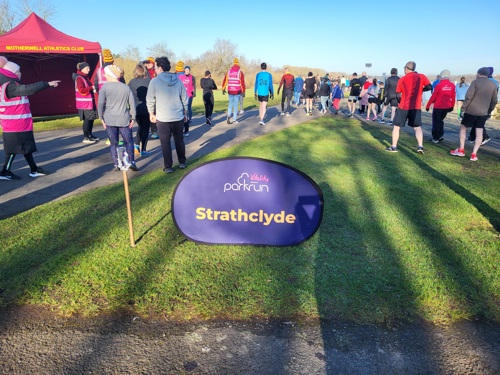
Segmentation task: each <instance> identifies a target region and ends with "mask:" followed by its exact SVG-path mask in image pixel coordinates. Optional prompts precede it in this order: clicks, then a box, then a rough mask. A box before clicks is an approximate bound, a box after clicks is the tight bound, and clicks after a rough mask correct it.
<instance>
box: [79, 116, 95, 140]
mask: <svg viewBox="0 0 500 375" xmlns="http://www.w3.org/2000/svg"><path fill="white" fill-rule="evenodd" d="M82 128H83V136H84V137H85V138H88V137H90V136H91V135H92V129H93V128H94V120H83V125H82Z"/></svg>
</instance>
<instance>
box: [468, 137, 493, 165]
mask: <svg viewBox="0 0 500 375" xmlns="http://www.w3.org/2000/svg"><path fill="white" fill-rule="evenodd" d="M489 141H491V138H490V137H488V138H485V139H483V141H482V142H481V146H482V145H485V144H486V143H488V142H489ZM471 160H472V159H471Z"/></svg>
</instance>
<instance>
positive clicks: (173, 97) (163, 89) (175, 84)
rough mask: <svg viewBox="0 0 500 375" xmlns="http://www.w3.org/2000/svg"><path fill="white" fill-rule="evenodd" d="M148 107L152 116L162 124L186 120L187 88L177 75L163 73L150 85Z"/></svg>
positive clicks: (147, 97)
mask: <svg viewBox="0 0 500 375" xmlns="http://www.w3.org/2000/svg"><path fill="white" fill-rule="evenodd" d="M146 105H147V107H148V112H149V113H150V114H154V115H156V119H157V120H158V121H161V122H175V121H180V120H183V119H184V114H185V111H186V108H187V105H188V96H187V94H186V88H185V87H184V85H183V84H182V82H181V81H180V80H179V78H178V77H177V74H175V73H170V72H162V73H160V74H159V75H158V76H157V77H155V78H153V79H152V80H151V82H150V83H149V87H148V94H147V95H146Z"/></svg>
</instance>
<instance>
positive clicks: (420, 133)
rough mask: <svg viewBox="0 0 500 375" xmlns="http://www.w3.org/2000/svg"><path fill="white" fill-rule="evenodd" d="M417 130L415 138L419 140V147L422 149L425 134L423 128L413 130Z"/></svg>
mask: <svg viewBox="0 0 500 375" xmlns="http://www.w3.org/2000/svg"><path fill="white" fill-rule="evenodd" d="M413 129H414V130H415V138H417V143H418V147H422V143H423V141H424V132H423V131H422V127H421V126H419V127H418V128H413Z"/></svg>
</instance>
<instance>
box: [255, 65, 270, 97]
mask: <svg viewBox="0 0 500 375" xmlns="http://www.w3.org/2000/svg"><path fill="white" fill-rule="evenodd" d="M254 92H255V93H256V94H257V95H259V96H268V95H269V94H271V95H274V88H273V76H272V75H271V73H269V72H266V71H265V70H263V71H261V72H259V73H257V76H256V77H255V91H254Z"/></svg>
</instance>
